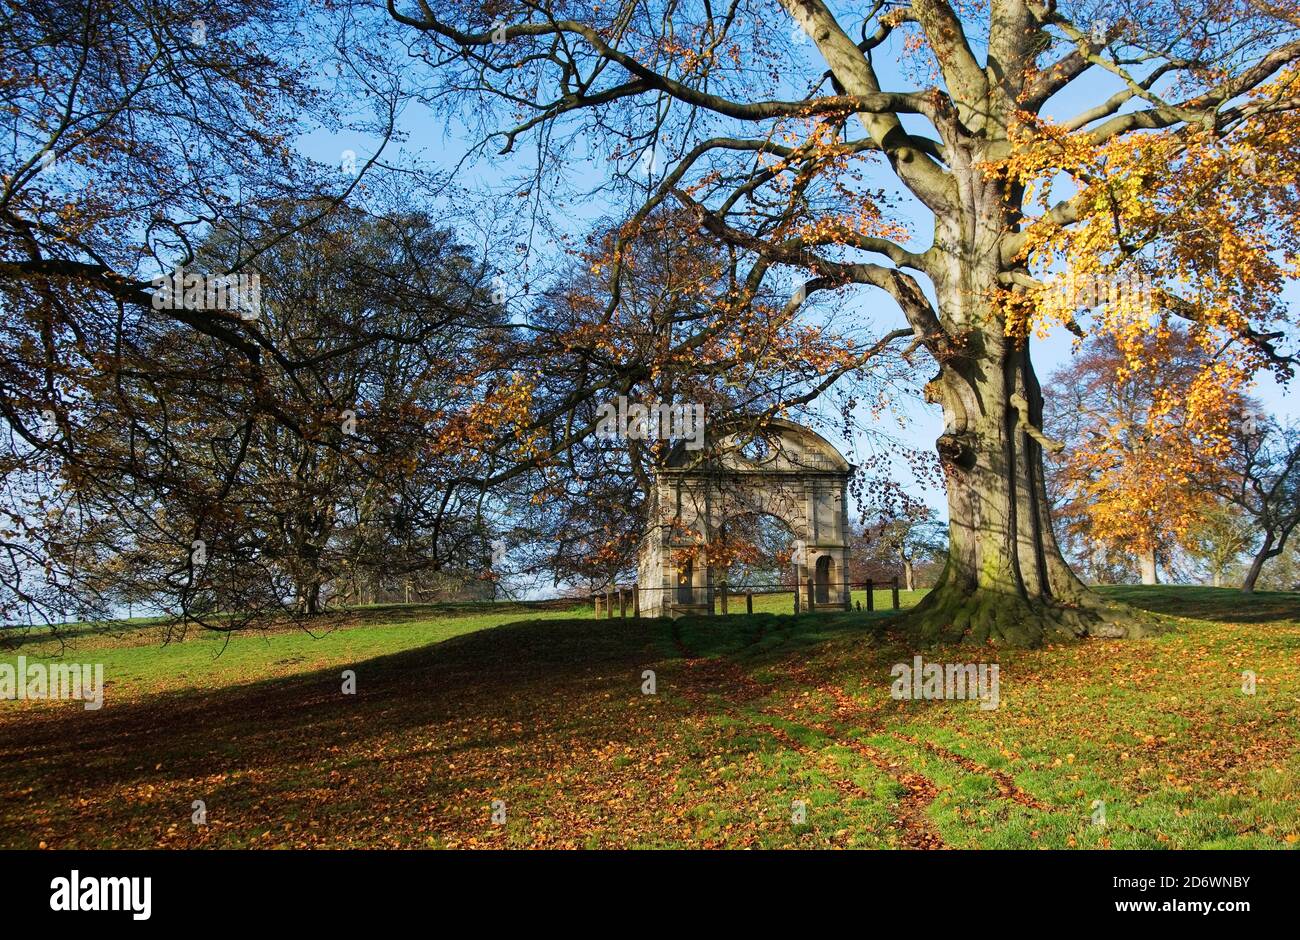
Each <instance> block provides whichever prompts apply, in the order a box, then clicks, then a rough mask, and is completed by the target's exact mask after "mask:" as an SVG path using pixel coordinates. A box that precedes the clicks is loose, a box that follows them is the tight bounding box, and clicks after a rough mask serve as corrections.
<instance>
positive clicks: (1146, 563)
mask: <svg viewBox="0 0 1300 940" xmlns="http://www.w3.org/2000/svg"><path fill="white" fill-rule="evenodd" d="M1138 573H1139V574H1141V575H1142V583H1143V584H1159V583H1160V577H1159V575H1158V573H1157V569H1156V550H1155V549H1154V548H1148V549H1146V550H1145V551H1142V552H1139V553H1138Z"/></svg>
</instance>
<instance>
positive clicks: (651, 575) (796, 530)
mask: <svg viewBox="0 0 1300 940" xmlns="http://www.w3.org/2000/svg"><path fill="white" fill-rule="evenodd" d="M719 444H720V446H717V447H716V448H706V449H705V450H703V451H692V450H688V449H687V448H686V447H684V446H682V445H681V444H678V445H677V446H676V447H674V448H673V449H672V450H671V451H670V452H669V455H668V458H667V460H666V461H665V462H664V465H663V466H662V467H661V468H660V469H659V470H658V471H657V472H656V473H655V475H654V479H653V481H652V490H651V492H650V494H649V499H648V501H647V503H648V506H647V512H648V524H647V526H646V531H645V534H644V536H643V537H642V539H641V546H640V549H639V552H638V556H637V590H638V597H637V601H638V602H639V605H640V610H641V615H642V616H645V617H678V616H681V615H683V614H701V613H705V614H707V613H712V612H713V610H714V602H715V591H716V590H717V589H718V587H719V586H720V583H721V582H722V581H723V580H724V579H725V574H726V570H725V568H723V569H722V570H715V568H717V567H718V564H717V563H716V562H715V563H714V564H713V565H711V564H710V561H709V551H708V550H707V547H708V546H711V545H715V544H716V543H719V542H721V541H725V539H724V535H725V532H726V526H727V524H728V522H729V521H731V520H734V519H737V518H738V517H742V516H750V515H755V514H761V515H768V516H775V517H776V518H777V519H779V520H781V521H782V522H784V523H785V524H786V525H787V526H788V527H789V529H790V531H791V532H792V533H793V535H794V539H795V552H794V558H793V559H792V569H793V571H792V573H793V575H794V577H795V579H796V584H798V585H800V586H802V585H805V584H806V583H807V582H808V579H809V578H811V579H812V580H813V583H814V593H815V597H816V603H817V604H819V605H820V604H826V605H827V606H832V607H842V608H846V609H847V608H848V606H849V587H848V583H847V582H848V570H849V531H848V528H849V527H848V501H847V499H846V490H847V487H848V480H849V477H850V476H851V475H852V473H853V465H852V464H850V463H849V462H848V461H847V460H845V459H844V456H843V455H842V454H840V452H839V451H838V450H836V449H835V448H834V447H833V446H832V445H831V444H830V443H829V442H828V441H827V440H826V439H825V438H823V437H822V436H821V435H820V434H818V433H816V432H815V431H812V430H810V429H809V428H806V427H803V426H802V425H799V424H795V423H794V422H792V421H786V420H780V419H773V420H771V421H769V422H768V423H767V425H766V426H765V428H764V431H763V433H762V435H761V437H756V438H755V439H754V441H752V442H749V443H745V444H743V445H742V444H741V443H740V442H738V441H737V440H735V439H734V438H732V439H728V440H724V441H722V442H719Z"/></svg>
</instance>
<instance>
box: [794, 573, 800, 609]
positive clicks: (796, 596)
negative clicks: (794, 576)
mask: <svg viewBox="0 0 1300 940" xmlns="http://www.w3.org/2000/svg"><path fill="white" fill-rule="evenodd" d="M800 590H801V588H800V587H799V582H798V581H795V583H794V612H795V613H796V614H797V613H799V591H800Z"/></svg>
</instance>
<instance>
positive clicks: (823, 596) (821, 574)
mask: <svg viewBox="0 0 1300 940" xmlns="http://www.w3.org/2000/svg"><path fill="white" fill-rule="evenodd" d="M834 573H835V560H834V559H833V558H831V556H830V555H822V556H821V557H820V558H818V559H817V573H816V575H815V580H814V582H813V586H814V591H813V593H814V596H815V597H816V598H817V603H819V604H829V603H830V601H831V582H832V575H833V574H834Z"/></svg>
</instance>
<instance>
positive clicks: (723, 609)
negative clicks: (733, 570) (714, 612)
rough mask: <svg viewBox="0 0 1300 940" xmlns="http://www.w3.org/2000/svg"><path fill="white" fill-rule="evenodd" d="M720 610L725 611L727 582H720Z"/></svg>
mask: <svg viewBox="0 0 1300 940" xmlns="http://www.w3.org/2000/svg"><path fill="white" fill-rule="evenodd" d="M722 612H723V613H724V614H725V613H726V612H727V582H726V581H723V582H722Z"/></svg>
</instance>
